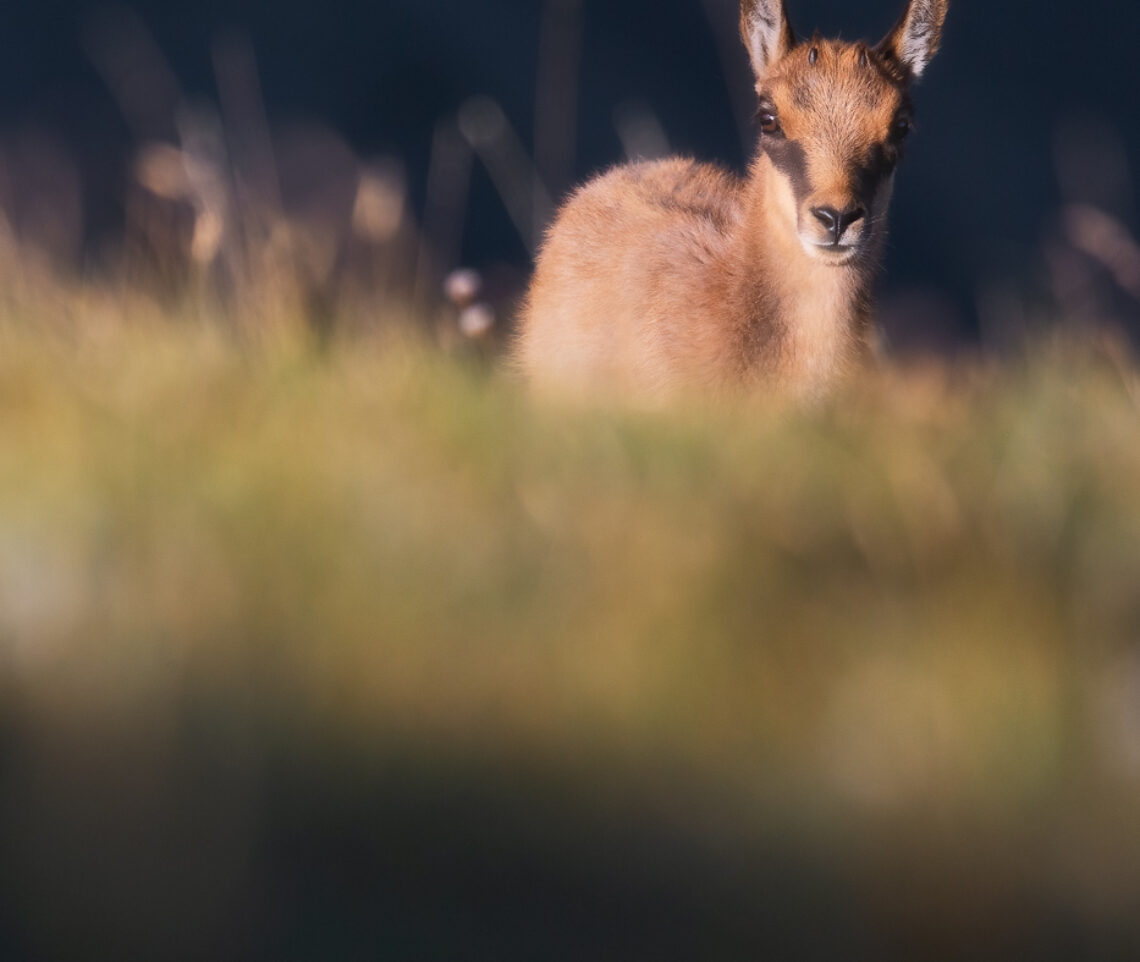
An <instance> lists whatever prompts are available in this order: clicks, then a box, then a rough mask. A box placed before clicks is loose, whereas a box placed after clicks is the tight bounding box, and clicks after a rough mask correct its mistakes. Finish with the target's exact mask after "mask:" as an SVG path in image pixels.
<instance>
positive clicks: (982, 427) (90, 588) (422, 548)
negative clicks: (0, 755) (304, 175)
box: [0, 293, 1140, 911]
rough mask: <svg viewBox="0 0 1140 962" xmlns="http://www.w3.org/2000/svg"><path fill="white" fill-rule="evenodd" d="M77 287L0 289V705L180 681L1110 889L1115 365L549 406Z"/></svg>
mask: <svg viewBox="0 0 1140 962" xmlns="http://www.w3.org/2000/svg"><path fill="white" fill-rule="evenodd" d="M76 296H77V297H86V298H88V300H82V299H81V300H75V299H73V298H71V297H62V298H61V301H60V302H59V303H58V304H54V305H49V306H48V307H47V308H45V306H44V305H43V304H42V303H41V304H39V305H33V306H31V307H29V306H28V305H26V304H25V305H22V306H19V305H18V306H9V308H8V314H7V316H5V317H4V318H0V645H2V648H0V652H2V655H0V666H2V667H3V671H4V673H5V675H6V676H7V681H6V683H5V685H4V687H5V688H6V690H7V693H8V694H9V695H10V696H11V697H10V698H9V700H8V704H9V712H10V713H11V714H12V716H13V719H14V723H15V724H16V726H17V730H23V729H22V726H24V725H25V724H40V723H43V724H47V725H48V726H49V727H51V726H54V725H64V726H65V727H66V726H71V725H79V726H80V727H81V728H83V729H84V730H85V731H91V730H99V726H100V725H106V726H109V728H108V730H110V731H113V732H115V733H117V734H116V736H115V737H122V736H123V733H124V731H127V730H129V729H131V727H132V726H135V725H137V726H141V727H142V728H145V729H146V730H147V731H148V732H151V733H153V732H155V731H157V732H160V733H161V732H164V731H168V730H169V729H170V728H171V726H173V727H175V728H176V727H177V726H178V725H180V724H184V723H185V719H184V718H181V717H180V713H181V712H184V711H186V710H187V708H186V706H187V705H188V704H190V703H194V704H196V703H198V702H199V701H202V702H203V703H204V704H207V705H216V706H217V708H216V711H217V712H218V719H216V720H214V721H211V720H210V719H209V718H207V719H205V720H199V721H198V722H196V724H199V725H205V726H206V730H207V731H209V730H210V726H211V725H214V724H216V725H219V726H222V727H225V726H230V727H232V726H234V725H237V727H238V728H239V729H240V728H242V726H243V725H249V726H253V728H254V729H255V730H260V728H259V727H258V726H262V725H267V724H270V725H271V724H274V722H273V721H272V719H277V720H278V721H277V722H276V723H279V724H281V725H282V726H283V731H286V732H288V733H289V734H288V737H290V738H292V737H300V738H302V739H303V740H306V741H307V740H311V741H312V742H313V743H315V744H321V745H326V746H327V745H328V744H334V743H335V744H340V745H342V746H355V747H342V748H341V749H340V750H341V751H344V752H347V753H349V754H351V753H352V752H353V751H358V752H361V753H363V754H364V755H365V756H368V755H370V754H373V753H380V754H383V753H385V752H401V751H405V752H408V751H410V752H421V753H424V754H425V755H427V756H430V755H432V753H438V755H439V756H440V757H446V758H450V757H456V756H467V757H472V758H484V759H499V760H500V761H504V760H511V759H515V760H518V759H526V760H527V761H528V764H534V765H538V766H541V767H543V768H544V769H546V770H551V771H556V772H561V773H562V777H564V778H566V779H567V780H569V782H571V783H573V784H577V785H580V786H593V787H591V788H589V789H587V788H586V787H583V788H582V789H581V790H582V791H583V792H584V793H586V794H589V795H593V794H598V795H605V794H606V793H607V792H614V791H618V789H616V788H615V787H614V786H615V784H634V785H641V786H642V790H643V791H645V792H647V793H649V794H653V793H657V792H659V791H666V792H668V793H669V797H666V798H663V799H661V800H660V801H659V804H660V805H661V806H662V807H664V808H666V809H668V808H670V806H673V805H676V806H678V811H684V812H690V815H691V817H692V818H693V819H695V822H694V826H695V825H696V824H699V822H700V818H701V816H699V815H697V814H695V810H691V809H689V808H686V807H685V806H686V805H688V804H692V799H698V800H699V799H701V798H709V799H711V798H719V799H722V800H723V799H726V798H727V799H729V800H730V801H729V802H728V805H729V809H730V810H731V811H732V812H733V813H734V814H733V815H732V816H731V817H730V821H731V823H732V825H733V828H732V832H735V833H739V834H740V835H741V836H743V837H748V836H751V835H752V834H754V833H767V832H773V831H774V832H777V833H779V832H782V831H784V830H785V829H786V830H787V831H789V832H792V833H793V834H794V835H797V837H798V835H802V836H803V837H805V838H814V839H815V842H813V843H812V844H819V845H824V842H821V841H820V839H824V840H825V841H826V844H827V845H831V844H834V845H837V846H840V847H839V848H837V849H834V850H833V855H835V856H836V857H837V858H838V857H839V854H838V853H840V852H843V851H848V850H849V849H850V850H859V849H861V848H863V847H865V848H866V850H867V851H868V852H870V851H874V852H875V853H876V854H875V856H874V858H875V859H876V860H881V861H882V862H883V863H885V864H893V863H894V861H895V860H898V861H901V862H902V863H906V861H907V859H908V858H909V857H911V856H909V855H907V853H908V852H912V851H913V850H914V848H915V846H916V845H918V846H919V847H920V848H923V850H926V849H927V848H929V849H931V850H935V851H938V852H941V853H942V854H941V855H940V856H939V858H941V861H940V862H937V863H936V864H938V865H941V866H942V868H940V869H937V870H935V871H936V873H937V872H941V871H944V870H948V869H946V866H948V865H949V866H958V870H959V871H961V872H963V873H964V874H968V872H969V871H970V870H969V869H967V868H962V867H961V866H962V865H977V866H990V867H991V868H992V867H994V866H996V868H993V871H995V872H997V873H998V877H1000V878H1003V879H1004V878H1006V877H1007V876H1010V877H1012V878H1014V880H1015V881H1014V882H1011V883H1009V884H1010V885H1013V886H1016V884H1019V882H1018V880H1023V876H1024V875H1025V874H1026V873H1029V871H1030V870H1029V869H1028V868H1026V865H1025V864H1024V863H1023V861H1022V860H1024V859H1027V858H1028V857H1029V855H1028V853H1030V852H1041V851H1043V847H1044V848H1049V851H1048V852H1047V853H1046V854H1045V855H1043V856H1042V857H1043V863H1042V864H1043V866H1044V867H1043V868H1042V871H1044V873H1045V878H1046V881H1045V882H1043V883H1042V884H1043V885H1044V886H1045V887H1046V888H1047V889H1048V892H1049V893H1050V895H1049V897H1050V898H1056V899H1059V900H1060V901H1061V902H1062V903H1065V904H1070V903H1071V904H1073V905H1077V906H1084V905H1086V903H1087V901H1088V900H1089V899H1090V898H1092V900H1093V901H1095V902H1096V903H1097V904H1098V905H1100V904H1102V903H1103V902H1104V900H1105V899H1107V898H1108V896H1107V895H1105V893H1114V895H1113V898H1114V899H1117V900H1118V901H1120V902H1121V904H1129V905H1130V904H1131V897H1130V896H1126V895H1125V893H1127V892H1132V893H1135V892H1136V891H1137V889H1136V888H1135V887H1134V883H1136V882H1137V881H1140V878H1138V877H1137V866H1140V805H1138V804H1137V802H1138V801H1140V755H1138V754H1137V749H1136V745H1137V744H1138V743H1140V709H1138V708H1137V705H1138V704H1140V654H1138V649H1137V648H1136V644H1137V640H1138V638H1140V591H1138V590H1137V586H1138V585H1140V431H1138V428H1140V409H1138V405H1140V391H1138V383H1140V382H1138V378H1137V370H1136V368H1135V367H1133V365H1132V363H1131V361H1129V360H1127V359H1123V358H1122V356H1121V355H1119V354H1116V353H1113V352H1111V351H1100V350H1091V349H1077V348H1075V347H1074V346H1073V345H1065V344H1061V343H1057V344H1048V345H1042V346H1039V347H1038V348H1036V349H1034V350H1033V351H1032V352H1031V353H1030V356H1028V357H1026V358H1023V359H1021V360H1018V361H1013V362H1008V363H1005V364H1003V365H997V364H992V363H990V364H983V363H980V362H978V363H962V364H959V365H925V366H917V367H910V368H888V369H884V370H882V371H878V372H874V373H871V374H869V375H868V376H867V377H866V378H865V379H863V380H862V381H860V382H859V383H857V384H854V385H852V386H850V387H849V388H847V389H845V390H844V391H843V392H841V394H840V396H838V397H837V398H835V399H834V400H833V401H832V402H831V403H828V404H827V405H825V406H823V407H821V408H818V409H815V410H809V411H796V410H789V409H788V408H786V407H777V406H775V405H771V404H769V403H766V402H765V401H764V400H763V399H761V400H758V401H755V402H751V403H747V404H740V405H736V406H732V407H707V408H702V407H699V406H685V407H680V406H679V407H677V408H676V409H666V410H659V411H653V412H639V411H632V410H613V409H608V410H607V409H601V408H583V407H581V406H576V407H565V408H562V407H559V406H557V405H553V404H550V403H543V404H539V403H536V402H534V401H532V400H531V399H530V398H528V397H527V395H526V394H525V393H524V392H523V391H522V390H521V389H520V386H519V385H518V384H516V383H514V382H513V381H512V380H511V378H510V377H508V376H506V375H504V374H502V373H499V372H495V371H489V370H488V369H487V368H486V367H485V366H484V365H480V364H473V363H468V362H465V361H462V360H456V359H449V358H445V357H442V356H440V355H439V354H438V353H437V352H435V351H434V350H432V349H430V348H428V347H427V346H426V344H425V343H423V342H422V341H421V340H420V339H418V338H417V337H416V336H414V335H411V334H401V335H393V334H387V335H384V336H381V335H378V334H377V335H367V336H366V335H359V336H351V337H346V338H333V339H332V340H331V341H327V340H326V341H322V342H320V343H318V342H317V341H315V340H314V339H312V338H310V337H308V336H306V335H305V334H304V333H303V330H304V329H303V326H302V325H296V326H295V327H289V326H288V325H285V326H284V327H283V328H282V332H281V333H280V334H279V335H276V336H273V337H264V338H260V339H257V341H256V342H251V341H250V339H249V338H247V337H242V336H239V335H238V334H235V327H234V325H232V324H228V323H226V322H225V321H224V319H223V320H217V319H213V318H211V317H209V316H203V315H202V313H201V310H200V309H194V310H189V309H180V311H181V313H179V311H175V312H173V313H174V315H175V316H164V312H163V311H162V310H160V309H158V308H155V307H154V306H153V305H150V306H147V302H139V303H134V302H130V303H127V302H125V301H117V300H116V299H115V298H114V297H111V298H109V299H108V298H107V297H106V296H105V295H94V294H91V293H87V294H83V295H76ZM116 304H118V305H119V312H118V313H116V310H115V305H116ZM37 312H41V313H43V314H47V313H51V314H52V316H53V317H54V318H55V321H54V322H52V321H51V318H47V317H44V316H38V315H37ZM243 718H245V719H246V721H245V722H243V721H241V719H243ZM234 719H238V721H236V722H235V721H234ZM155 737H157V738H158V739H159V741H158V744H159V745H160V748H159V749H158V751H160V752H161V744H162V738H161V736H155ZM489 764H490V763H489ZM615 779H617V782H615ZM678 779H679V780H680V781H678ZM685 799H689V801H688V802H686V801H684V800H685ZM710 804H711V803H710ZM718 804H720V803H718ZM677 817H678V818H682V816H680V815H678V816H677ZM686 817H688V816H686ZM682 820H683V819H682ZM773 820H774V821H773ZM694 830H696V828H695V827H694ZM916 839H922V840H923V841H922V843H921V844H920V843H918V842H916V841H915V840H916ZM981 840H985V841H984V842H982V841H981ZM977 846H981V847H982V848H984V850H981V849H979V848H978V847H977ZM1035 864H1036V863H1035ZM1036 870H1037V868H1035V869H1034V870H1033V871H1036ZM1002 873H1005V874H1002ZM991 883H992V884H994V885H998V884H999V883H997V882H992V880H991ZM947 884H949V885H951V886H952V885H953V883H947ZM1000 884H1004V883H1000ZM1090 891H1091V892H1093V893H1094V895H1093V896H1090V895H1089V893H1090ZM975 894H976V893H975ZM1102 896H1103V898H1102ZM978 897H979V898H981V896H978ZM1082 900H1083V901H1082ZM1108 901H1109V902H1110V903H1111V902H1112V899H1108ZM1081 911H1083V909H1081ZM1121 911H1123V909H1122V910H1121Z"/></svg>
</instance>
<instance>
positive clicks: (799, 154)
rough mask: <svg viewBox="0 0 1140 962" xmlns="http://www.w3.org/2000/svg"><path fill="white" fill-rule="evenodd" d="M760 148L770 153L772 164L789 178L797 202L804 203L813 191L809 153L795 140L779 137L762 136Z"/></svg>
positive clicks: (769, 157)
mask: <svg viewBox="0 0 1140 962" xmlns="http://www.w3.org/2000/svg"><path fill="white" fill-rule="evenodd" d="M760 149H761V150H762V151H763V152H764V153H765V154H767V155H768V159H769V160H771V161H772V165H773V166H774V167H775V168H776V170H778V171H779V172H780V173H781V174H783V175H784V176H785V177H787V178H788V181H789V183H791V185H792V192H793V193H794V194H795V198H796V204H797V205H798V204H802V203H803V202H804V200H805V199H806V198H807V196H808V194H810V193H811V184H810V182H809V181H808V167H807V154H806V153H804V149H803V147H801V146H800V145H799V144H798V143H797V142H796V141H794V140H786V139H783V138H779V137H761V138H760Z"/></svg>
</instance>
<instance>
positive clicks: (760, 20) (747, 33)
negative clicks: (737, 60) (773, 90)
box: [740, 0, 796, 80]
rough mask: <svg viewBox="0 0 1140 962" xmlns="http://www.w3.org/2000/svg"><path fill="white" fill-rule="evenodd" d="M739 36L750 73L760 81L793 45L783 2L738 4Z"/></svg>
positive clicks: (765, 0) (759, 0)
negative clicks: (744, 49) (749, 62)
mask: <svg viewBox="0 0 1140 962" xmlns="http://www.w3.org/2000/svg"><path fill="white" fill-rule="evenodd" d="M740 36H741V37H742V38H743V39H744V46H746V47H747V48H748V56H749V58H750V59H751V60H752V71H753V73H755V74H756V79H757V80H760V79H761V78H762V77H763V76H764V74H765V73H767V71H768V68H769V67H770V66H771V65H772V64H774V63H775V62H776V61H777V60H779V59H780V58H781V57H782V56H784V54H786V53H787V52H788V51H789V50H791V49H792V47H794V46H795V45H796V35H795V33H793V31H792V25H791V24H790V23H788V13H787V11H786V10H785V9H784V0H741V3H740Z"/></svg>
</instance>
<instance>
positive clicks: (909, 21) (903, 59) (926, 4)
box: [878, 0, 950, 79]
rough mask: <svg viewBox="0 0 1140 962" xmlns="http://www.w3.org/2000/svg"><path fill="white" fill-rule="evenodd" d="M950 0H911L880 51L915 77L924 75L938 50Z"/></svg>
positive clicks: (879, 48)
mask: <svg viewBox="0 0 1140 962" xmlns="http://www.w3.org/2000/svg"><path fill="white" fill-rule="evenodd" d="M949 5H950V4H949V0H910V3H909V4H908V5H907V8H906V13H904V14H903V15H902V19H901V20H899V22H898V23H897V24H895V28H894V29H893V30H892V31H891V32H890V33H888V34H887V37H886V39H885V40H884V41H883V42H882V43H881V44H879V47H878V50H879V53H880V54H882V55H883V56H884V57H886V58H887V59H888V60H893V61H895V62H896V63H897V64H899V66H900V67H902V68H903V70H904V71H906V73H907V74H909V75H910V77H911V78H912V79H917V78H918V77H921V76H922V72H923V71H924V70H925V69H926V65H927V64H928V63H930V60H931V58H932V57H933V56H934V55H935V54H936V53H937V52H938V44H939V43H940V42H941V40H942V24H943V23H944V22H945V20H946V10H947V8H948V7H949Z"/></svg>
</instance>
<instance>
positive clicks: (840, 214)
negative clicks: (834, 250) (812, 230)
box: [811, 207, 866, 245]
mask: <svg viewBox="0 0 1140 962" xmlns="http://www.w3.org/2000/svg"><path fill="white" fill-rule="evenodd" d="M811 212H812V215H813V216H814V217H815V219H816V220H818V221H819V222H820V223H821V224H823V226H824V227H826V228H827V231H828V233H829V234H831V243H832V245H837V244H838V243H839V239H840V238H841V237H842V236H843V232H844V231H845V230H847V228H848V227H850V226H851V225H852V224H854V223H855V222H856V221H860V220H862V219H863V217H864V216H865V215H866V212H865V211H864V210H863V208H862V207H848V208H847V210H836V209H835V208H834V207H813V208H812V210H811Z"/></svg>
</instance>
